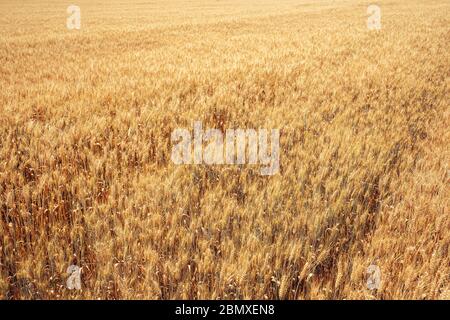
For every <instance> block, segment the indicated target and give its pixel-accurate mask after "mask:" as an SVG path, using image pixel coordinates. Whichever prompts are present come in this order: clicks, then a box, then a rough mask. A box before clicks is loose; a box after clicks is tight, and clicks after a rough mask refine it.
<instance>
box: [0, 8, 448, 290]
mask: <svg viewBox="0 0 450 320" xmlns="http://www.w3.org/2000/svg"><path fill="white" fill-rule="evenodd" d="M77 4H78V5H79V6H80V7H81V10H82V29H81V30H80V31H69V30H67V29H66V27H65V20H66V17H67V14H66V12H65V10H66V7H67V5H68V4H61V2H59V1H44V0H36V1H23V2H20V3H17V1H9V0H6V1H5V0H3V1H2V2H1V3H0V30H1V31H0V87H1V90H0V105H1V108H2V114H1V116H0V136H1V139H0V298H4V299H11V298H12V299H36V298H45V299H62V298H87V299H90V298H108V299H118V298H123V299H130V298H135V299H169V298H182V299H188V298H189V299H199V298H203V299H205V298H206V299H224V298H227V299H234V298H242V299H250V298H258V299H279V298H282V299H343V298H347V299H348V298H354V299H371V298H378V299H389V298H394V299H405V298H412V299H422V298H426V299H450V296H449V295H450V293H449V290H450V283H449V274H450V272H449V271H450V260H449V243H450V233H449V232H448V230H449V229H450V219H449V207H450V204H449V201H450V200H449V199H450V190H449V187H448V186H449V182H450V181H449V179H450V177H449V167H448V164H449V160H450V154H449V149H448V144H449V142H450V134H449V129H448V128H449V125H450V123H449V101H450V95H449V84H450V81H449V79H450V78H449V75H450V59H449V58H450V54H449V52H450V47H449V41H448V40H449V36H450V30H449V25H450V4H449V2H448V1H445V0H430V1H418V0H412V1H406V0H405V1H400V0H397V1H395V0H394V1H392V0H391V1H378V5H380V7H381V8H382V24H383V25H382V26H383V29H382V30H381V31H380V32H369V31H368V30H367V27H366V19H367V16H366V9H367V6H368V4H369V3H368V2H367V1H359V0H349V1H327V0H323V1H315V2H311V1H302V0H299V1H294V0H280V1H275V0H264V1H256V0H253V1H237V0H229V1H226V0H218V1H213V0H194V1H181V0H171V1H162V0H158V1H151V2H142V1H129V2H123V1H118V0H113V1H104V2H101V1H84V0H83V1H78V3H77ZM194 120H201V121H203V123H204V125H205V126H208V127H216V128H223V127H225V128H233V127H240V128H259V127H262V128H280V130H281V140H280V148H281V169H280V173H279V174H278V175H275V176H269V177H264V176H260V175H259V170H258V168H256V167H254V166H242V167H238V166H176V165H174V164H173V163H172V162H171V161H170V153H171V147H172V146H171V142H170V134H171V132H172V130H173V129H175V128H177V127H192V122H193V121H194ZM371 263H376V264H377V265H378V266H379V267H380V268H381V271H382V283H381V288H380V289H379V290H377V291H369V290H367V288H366V274H365V273H366V268H367V267H368V266H369V265H370V264H371ZM70 264H77V265H79V266H82V267H83V273H82V285H83V290H82V291H78V292H74V291H69V290H68V289H66V288H65V280H66V278H67V275H66V274H65V271H66V269H67V267H68V266H69V265H70Z"/></svg>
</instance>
